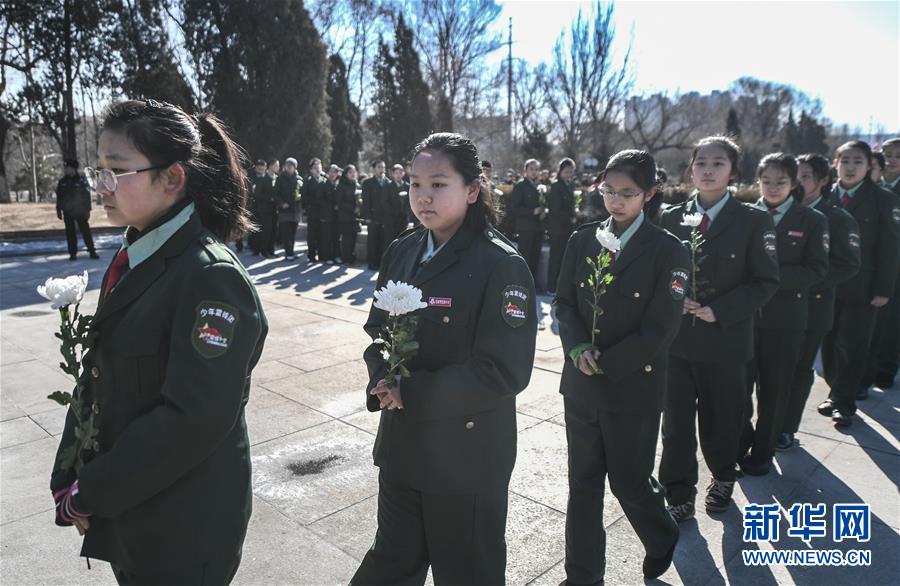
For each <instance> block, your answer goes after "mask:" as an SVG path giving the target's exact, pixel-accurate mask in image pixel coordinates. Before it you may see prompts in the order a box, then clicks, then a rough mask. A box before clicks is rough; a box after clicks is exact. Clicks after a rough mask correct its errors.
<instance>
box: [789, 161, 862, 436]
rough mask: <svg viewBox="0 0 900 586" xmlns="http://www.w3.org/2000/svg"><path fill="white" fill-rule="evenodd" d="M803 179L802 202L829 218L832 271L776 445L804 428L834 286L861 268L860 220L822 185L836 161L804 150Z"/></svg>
mask: <svg viewBox="0 0 900 586" xmlns="http://www.w3.org/2000/svg"><path fill="white" fill-rule="evenodd" d="M798 160H799V162H800V170H799V179H800V184H801V185H802V186H803V190H804V199H803V205H805V206H807V207H809V208H812V209H815V210H817V211H819V212H820V213H822V214H824V215H825V217H826V219H827V220H828V246H829V252H828V273H827V274H826V275H825V279H824V280H822V281H821V282H819V283H817V284H815V285H813V286H812V287H810V289H809V295H808V301H809V319H807V326H806V332H805V334H804V336H803V342H802V343H801V344H800V359H799V360H798V362H797V368H796V370H795V371H794V376H793V377H792V380H791V392H790V397H789V399H788V406H787V414H786V415H785V421H784V425H782V428H781V436H780V437H779V440H778V446H777V449H779V450H787V449H790V448H791V447H793V445H794V434H795V433H797V431H798V430H799V429H800V420H801V418H802V417H803V408H804V407H805V406H806V400H807V399H808V398H809V393H810V391H811V390H812V385H813V382H814V381H815V371H814V370H813V364H814V363H815V361H816V354H818V352H819V347H820V346H821V345H822V339H823V338H824V337H825V334H826V333H827V332H828V331H830V330H831V328H832V325H833V324H834V297H835V288H836V287H837V285H838V284H840V283H843V282H844V281H846V280H847V279H849V278H851V277H852V276H853V275H855V274H856V273H857V272H858V271H859V265H860V258H859V225H858V224H857V223H856V220H855V219H854V218H853V216H851V215H850V214H848V213H847V212H846V210H843V209H841V208H840V207H838V206H837V205H835V202H834V200H833V199H832V198H831V197H830V195H829V193H827V191H825V192H823V189H826V188H827V187H828V184H829V183H830V181H831V179H830V175H829V173H830V167H831V163H830V162H829V161H828V159H826V158H825V157H823V156H822V155H801V156H800V157H798Z"/></svg>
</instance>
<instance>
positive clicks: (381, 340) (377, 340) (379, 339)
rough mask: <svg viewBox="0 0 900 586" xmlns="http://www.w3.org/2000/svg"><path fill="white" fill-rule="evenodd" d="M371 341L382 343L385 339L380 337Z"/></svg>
mask: <svg viewBox="0 0 900 586" xmlns="http://www.w3.org/2000/svg"><path fill="white" fill-rule="evenodd" d="M373 341H374V343H375V344H384V343H385V341H384V340H383V339H381V338H375V340H373Z"/></svg>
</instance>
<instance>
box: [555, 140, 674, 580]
mask: <svg viewBox="0 0 900 586" xmlns="http://www.w3.org/2000/svg"><path fill="white" fill-rule="evenodd" d="M604 175H605V180H604V186H605V187H606V188H608V189H610V190H611V192H613V193H616V194H617V195H615V196H613V197H610V198H609V199H608V201H607V205H608V206H610V208H611V210H612V211H614V213H615V216H614V217H613V218H611V219H608V220H606V221H605V222H602V223H601V222H595V223H592V224H587V225H585V226H583V227H582V228H580V229H579V230H578V231H577V232H576V233H575V234H573V235H572V237H571V238H570V239H569V243H568V245H567V246H566V251H565V257H564V259H563V266H562V272H561V273H560V277H559V287H558V289H557V292H556V299H555V300H554V305H555V306H556V315H557V318H558V319H559V334H560V339H561V341H562V345H563V352H564V354H565V357H566V360H565V364H564V366H563V373H562V379H561V381H560V387H559V390H560V393H562V394H563V396H564V397H565V420H566V440H567V443H568V449H569V501H568V507H567V510H566V562H565V568H566V577H567V582H566V583H567V584H602V583H603V579H604V570H605V565H606V534H605V531H604V529H603V526H604V523H603V501H604V498H603V495H604V492H605V482H606V477H607V476H608V477H609V485H610V488H611V489H612V491H613V494H614V495H615V496H616V498H617V499H618V500H619V503H620V504H621V505H622V508H623V509H624V510H625V515H626V516H627V517H628V520H629V522H630V523H631V525H632V527H633V528H634V530H635V532H636V533H637V535H638V537H639V538H640V540H641V543H643V545H644V548H645V550H646V557H645V559H644V568H643V570H644V577H645V578H646V579H653V578H656V577H658V576H660V575H661V574H662V573H663V572H665V570H666V569H667V568H668V567H669V565H670V564H671V561H672V555H673V553H674V550H675V544H676V543H677V541H678V533H679V532H678V525H677V523H676V522H675V520H674V519H673V518H672V516H671V515H670V514H669V513H668V512H667V511H666V505H665V498H664V496H663V493H664V490H663V488H662V486H660V484H659V483H658V482H657V481H656V479H655V478H653V466H654V462H655V455H656V445H657V437H658V435H659V420H660V413H661V412H662V409H663V405H664V402H663V397H664V394H665V387H666V375H667V365H668V354H669V347H670V345H671V344H672V341H673V340H674V339H675V335H676V334H677V333H678V328H679V326H680V325H681V315H682V311H683V304H684V297H685V291H686V290H687V287H688V279H689V278H690V277H689V275H690V270H689V266H690V256H689V255H688V251H687V250H686V249H685V248H684V246H682V244H681V242H680V241H679V240H678V239H677V238H675V237H673V236H672V235H671V234H669V233H667V232H665V231H664V230H661V229H660V228H658V227H656V226H655V225H653V224H652V223H651V222H649V221H647V219H646V215H653V214H654V212H655V210H654V209H653V208H656V207H658V206H659V203H660V202H661V195H660V194H658V193H657V189H658V178H657V169H656V163H655V162H654V160H653V158H652V157H651V156H650V155H649V154H648V153H646V152H643V151H623V152H622V153H619V154H617V155H615V156H614V157H613V158H612V159H610V162H609V164H608V165H607V168H606V170H605V172H604ZM625 193H627V194H628V195H627V196H625V195H618V194H625ZM597 230H601V231H604V232H607V233H612V234H614V235H615V236H616V238H617V239H618V241H619V246H618V250H617V251H616V252H615V254H614V255H613V254H612V253H610V252H606V254H607V255H609V257H610V260H611V261H612V264H611V265H610V267H609V269H608V272H607V273H606V274H609V275H612V282H611V283H610V284H609V285H608V286H607V287H606V291H605V292H604V293H603V294H602V295H600V297H599V300H598V301H597V305H599V306H600V308H602V310H603V313H602V314H600V315H599V316H596V317H595V314H594V307H593V304H594V302H595V299H594V291H593V288H592V285H591V279H592V278H596V277H594V269H593V267H592V266H591V265H589V264H588V262H587V261H588V259H596V258H598V256H599V255H600V254H601V253H604V247H603V245H602V244H601V242H600V241H599V240H598V238H597ZM592 330H596V332H595V333H594V334H593V335H592V333H591V332H592Z"/></svg>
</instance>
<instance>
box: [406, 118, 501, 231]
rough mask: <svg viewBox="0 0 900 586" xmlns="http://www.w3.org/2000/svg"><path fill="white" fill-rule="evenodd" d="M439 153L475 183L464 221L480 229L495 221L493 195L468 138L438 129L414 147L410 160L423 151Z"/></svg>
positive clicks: (458, 171) (466, 180)
mask: <svg viewBox="0 0 900 586" xmlns="http://www.w3.org/2000/svg"><path fill="white" fill-rule="evenodd" d="M424 151H429V152H432V153H441V154H442V155H444V156H445V157H447V158H448V159H450V164H451V165H453V168H454V169H455V170H456V172H457V173H459V174H460V175H462V177H463V182H464V183H465V184H466V185H471V184H472V183H476V182H477V183H478V199H476V200H475V203H472V204H469V208H468V209H467V210H466V217H465V220H463V223H464V224H466V225H468V226H471V227H472V228H475V229H478V230H482V229H484V228H486V227H487V226H488V225H489V224H496V223H497V214H496V212H495V211H494V202H493V197H492V195H491V193H490V191H488V189H487V187H486V185H485V182H484V179H483V178H482V174H481V162H480V161H479V159H478V148H477V147H476V146H475V143H474V142H472V140H471V139H469V138H467V137H465V136H463V135H461V134H456V133H453V132H437V133H434V134H431V135H429V136H428V137H427V138H425V139H424V140H422V142H420V143H419V144H417V145H416V146H415V147H413V150H412V153H411V154H410V157H409V160H410V161H413V160H415V158H416V157H417V156H419V155H420V154H421V153H422V152H424Z"/></svg>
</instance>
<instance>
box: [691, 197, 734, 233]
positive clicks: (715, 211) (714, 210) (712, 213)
mask: <svg viewBox="0 0 900 586" xmlns="http://www.w3.org/2000/svg"><path fill="white" fill-rule="evenodd" d="M729 199H731V194H730V193H728V192H726V193H725V197H723V198H722V199H720V200H719V203H717V204H716V205H714V206H713V207H711V208H709V209H708V210H705V209H703V206H702V205H700V197H699V195H697V194H695V195H694V210H696V211H697V212H700V213H701V214H706V215H707V216H708V217H709V223H710V225H712V223H713V222H715V221H716V216H718V215H719V212H721V211H722V208H724V207H725V204H726V203H728V200H729Z"/></svg>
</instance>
